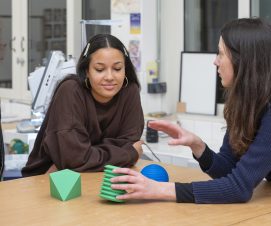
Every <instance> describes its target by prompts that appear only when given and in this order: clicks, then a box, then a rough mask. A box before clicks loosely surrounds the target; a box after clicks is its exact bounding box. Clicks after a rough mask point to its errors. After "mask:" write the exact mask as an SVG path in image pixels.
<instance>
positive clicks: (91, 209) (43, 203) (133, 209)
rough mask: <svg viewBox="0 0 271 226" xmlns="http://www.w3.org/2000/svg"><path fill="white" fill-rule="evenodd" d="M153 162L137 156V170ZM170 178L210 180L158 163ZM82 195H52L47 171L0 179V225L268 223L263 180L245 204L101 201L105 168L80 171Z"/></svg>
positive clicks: (270, 198)
mask: <svg viewBox="0 0 271 226" xmlns="http://www.w3.org/2000/svg"><path fill="white" fill-rule="evenodd" d="M150 163H152V162H149V161H143V160H140V161H139V162H138V163H137V164H136V167H135V169H136V170H138V171H139V170H140V169H142V168H143V167H144V166H145V165H147V164H150ZM162 165H163V166H164V167H165V168H166V170H167V171H168V173H169V177H170V181H182V182H191V181H192V180H193V181H194V180H208V179H209V177H208V176H207V175H205V174H203V173H202V172H201V171H200V170H199V169H193V168H184V167H177V166H173V165H166V164H162ZM81 176H82V196H81V197H79V198H76V199H73V200H69V201H67V202H61V201H59V200H57V199H54V198H51V196H50V189H49V177H48V175H41V176H35V177H29V178H23V179H17V180H12V181H4V182H1V183H0V203H1V205H2V207H3V208H2V209H1V211H0V225H1V226H5V225H13V226H14V225H107V226H109V225H119V226H122V225H124V226H131V225H140V226H144V225H148V226H152V225H155V226H157V225H163V226H167V225H170V226H172V225H201V226H204V225H208V226H209V225H219V226H221V225H270V222H271V185H270V183H267V182H264V181H263V182H262V183H261V184H260V185H259V186H258V188H257V189H256V190H255V193H254V195H253V197H252V200H251V201H250V202H248V203H245V204H225V205H224V204H223V205H222V204H219V205H218V204H214V205H211V204H202V205H199V204H187V203H186V204H185V203H183V204H181V203H175V202H165V201H140V200H137V201H127V202H126V203H124V204H120V203H113V202H109V201H106V200H102V199H101V198H100V197H99V196H98V195H99V193H100V186H101V181H102V179H103V173H101V172H98V173H81Z"/></svg>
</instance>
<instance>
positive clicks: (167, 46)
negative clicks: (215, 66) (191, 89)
mask: <svg viewBox="0 0 271 226" xmlns="http://www.w3.org/2000/svg"><path fill="white" fill-rule="evenodd" d="M161 11H162V12H161V71H160V76H161V80H163V81H166V82H167V93H166V94H165V95H164V96H163V97H162V110H163V111H165V112H167V113H174V112H176V104H177V102H178V99H179V85H180V59H181V58H180V56H181V51H182V50H183V36H182V33H183V17H184V16H183V0H167V1H163V0H162V1H161Z"/></svg>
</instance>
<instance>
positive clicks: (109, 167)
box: [104, 165, 119, 171]
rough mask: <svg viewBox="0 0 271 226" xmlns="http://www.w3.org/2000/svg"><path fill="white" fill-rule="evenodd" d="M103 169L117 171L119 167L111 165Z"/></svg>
mask: <svg viewBox="0 0 271 226" xmlns="http://www.w3.org/2000/svg"><path fill="white" fill-rule="evenodd" d="M104 168H106V169H109V170H111V171H112V170H114V169H117V168H119V167H118V166H112V165H105V166H104Z"/></svg>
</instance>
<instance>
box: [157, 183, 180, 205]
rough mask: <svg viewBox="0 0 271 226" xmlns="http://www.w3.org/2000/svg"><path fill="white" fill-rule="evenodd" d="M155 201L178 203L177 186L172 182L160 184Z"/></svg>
mask: <svg viewBox="0 0 271 226" xmlns="http://www.w3.org/2000/svg"><path fill="white" fill-rule="evenodd" d="M157 187H158V190H157V194H156V197H154V198H155V199H160V200H171V201H176V191H175V184H174V183H171V182H159V185H158V186H157Z"/></svg>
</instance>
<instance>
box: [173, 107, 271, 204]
mask: <svg viewBox="0 0 271 226" xmlns="http://www.w3.org/2000/svg"><path fill="white" fill-rule="evenodd" d="M195 159H196V158H195ZM196 160H197V161H198V162H199V165H200V167H201V169H202V170H203V172H205V173H207V174H208V175H209V176H210V177H211V178H213V179H212V180H209V181H199V182H192V183H189V184H185V183H175V188H176V196H177V202H195V203H241V202H247V201H249V200H250V199H251V197H252V194H253V190H254V188H255V187H256V186H257V185H258V184H259V183H260V182H261V181H262V180H263V179H264V178H266V180H267V181H271V107H270V106H269V108H268V110H267V111H266V112H265V114H264V115H263V117H262V119H261V122H260V127H259V129H258V131H257V134H256V136H255V139H254V141H253V142H252V143H251V145H250V146H249V147H248V149H247V151H246V152H245V154H244V155H243V156H242V157H241V158H237V157H236V156H235V155H234V153H233V150H232V148H231V146H230V144H229V137H228V134H227V133H226V134H225V137H224V140H223V144H222V146H221V148H220V151H219V153H215V152H214V151H212V150H211V149H209V147H208V146H207V145H206V149H205V150H204V152H203V154H202V156H201V157H200V158H199V159H196Z"/></svg>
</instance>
